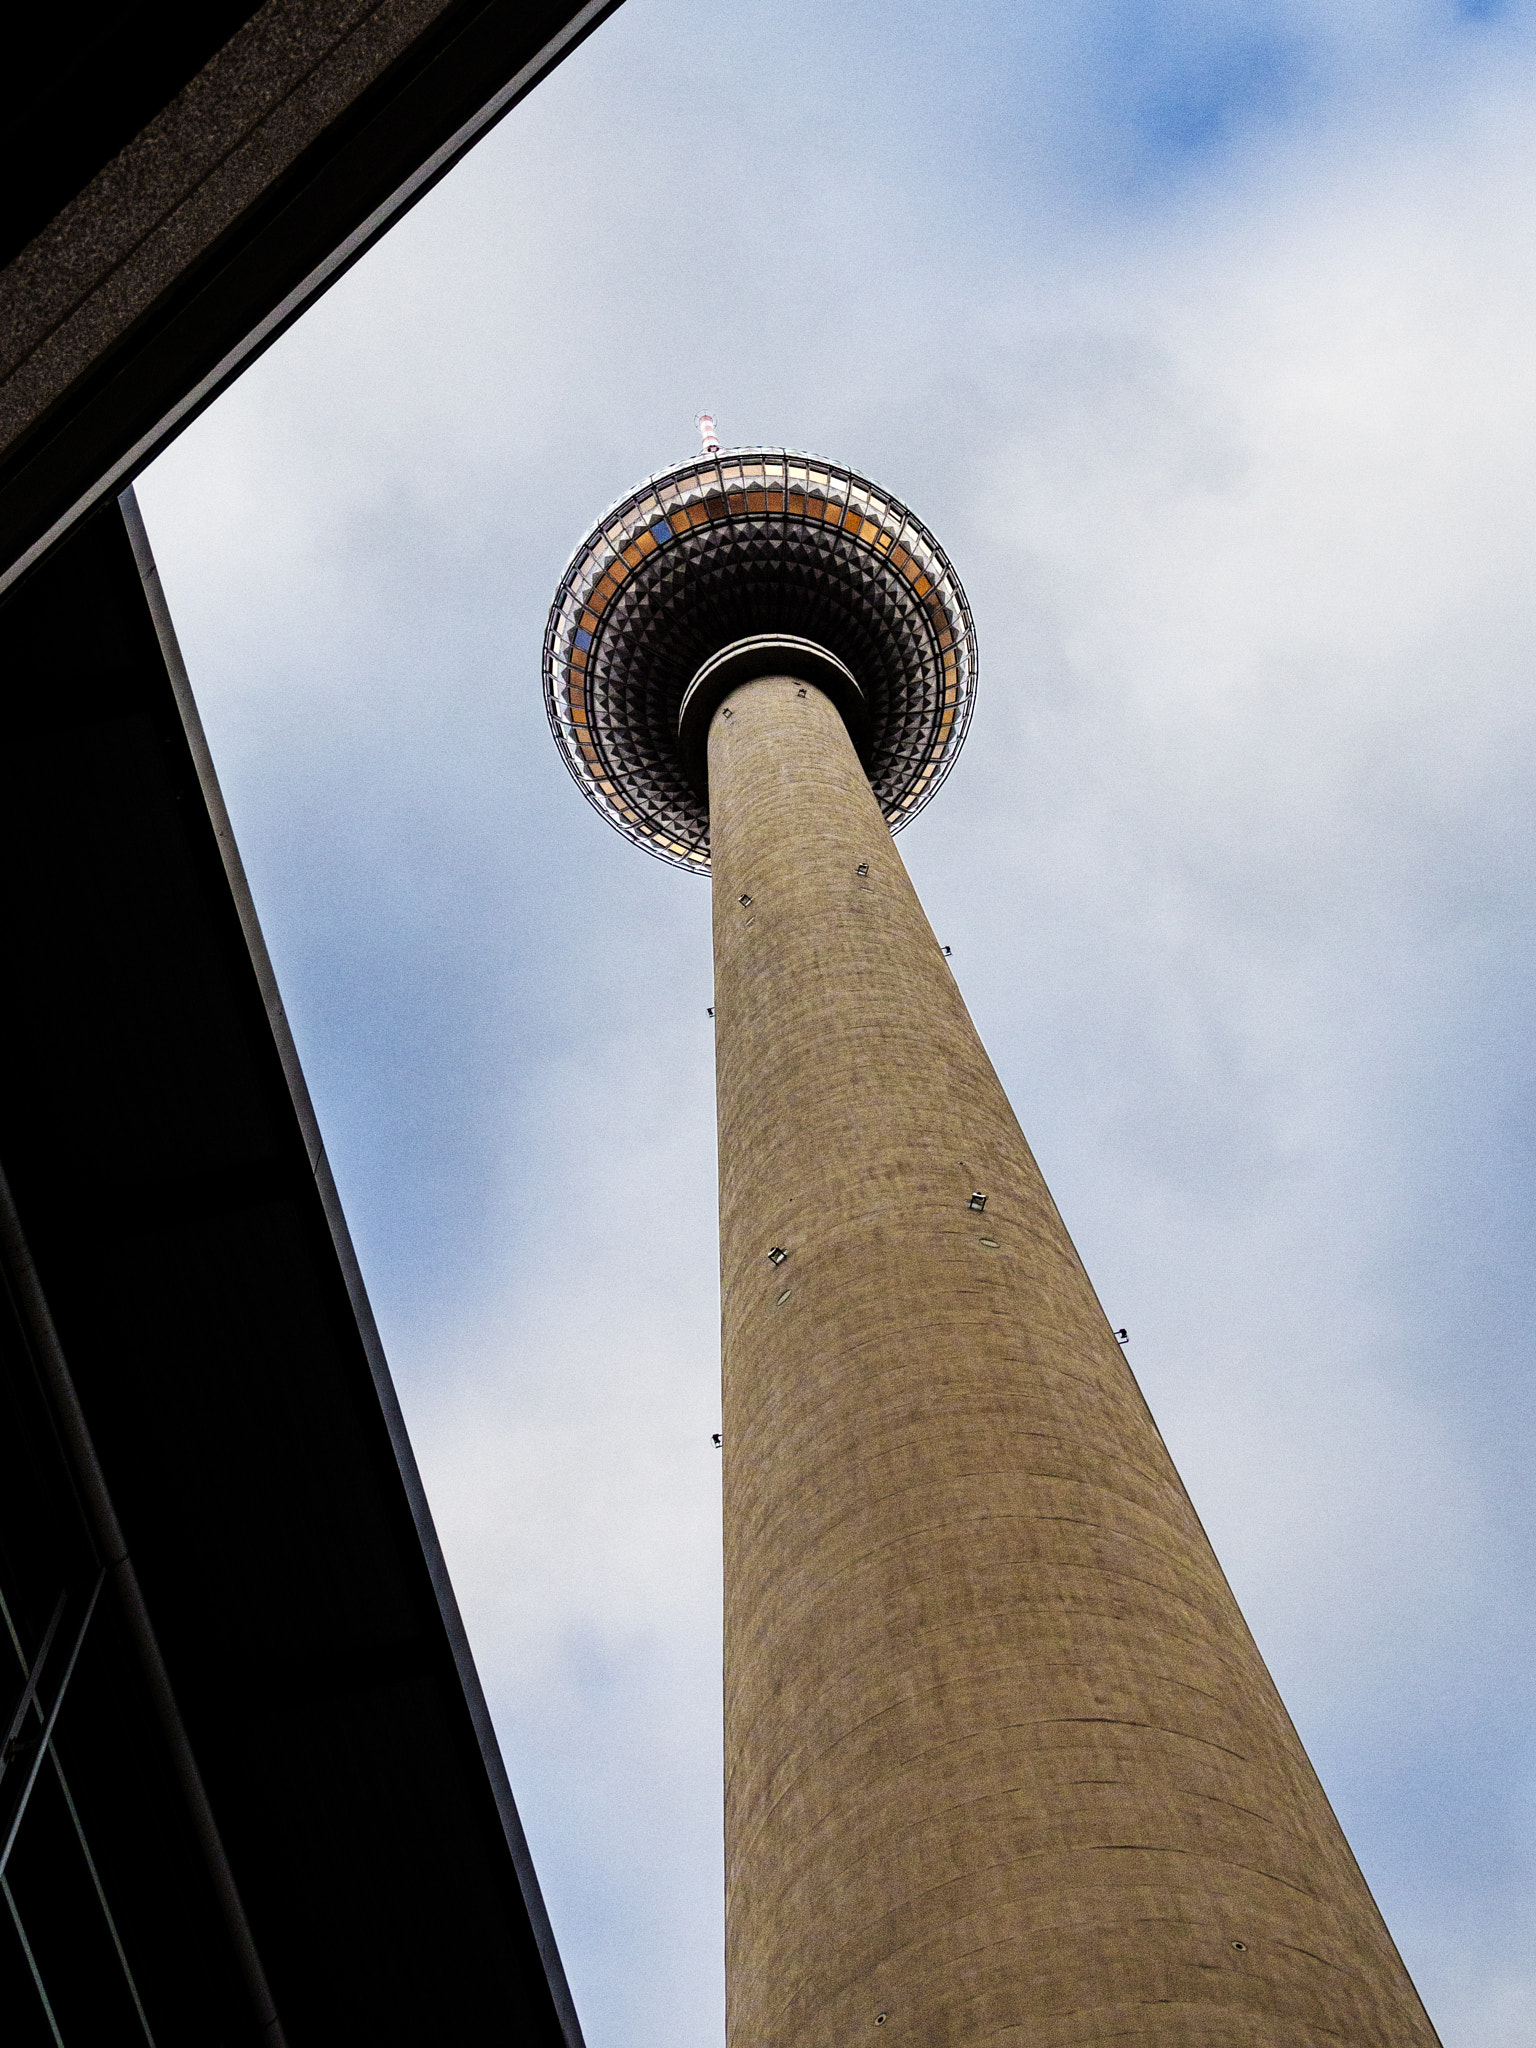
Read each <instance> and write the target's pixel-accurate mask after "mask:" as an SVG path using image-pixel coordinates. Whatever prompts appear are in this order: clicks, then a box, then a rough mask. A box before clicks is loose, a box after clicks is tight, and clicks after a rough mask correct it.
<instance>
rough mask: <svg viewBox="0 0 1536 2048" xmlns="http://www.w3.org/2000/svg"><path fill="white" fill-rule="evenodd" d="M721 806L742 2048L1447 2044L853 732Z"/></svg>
mask: <svg viewBox="0 0 1536 2048" xmlns="http://www.w3.org/2000/svg"><path fill="white" fill-rule="evenodd" d="M709 797H710V828H711V831H710V838H711V854H712V861H713V871H714V925H715V959H716V997H715V1013H716V1028H717V1034H718V1038H717V1047H718V1087H719V1119H720V1174H721V1271H722V1285H723V1296H724V1375H725V1406H724V1450H725V1544H726V1667H725V1684H726V1757H727V1788H726V1853H727V1887H728V1899H727V1926H728V1934H727V1957H728V1964H727V1983H728V2003H729V2019H728V2026H729V2039H730V2041H731V2043H732V2044H733V2048H834V2044H835V2048H849V2044H852V2043H857V2042H859V2041H870V2042H871V2043H874V2042H880V2043H882V2044H883V2043H891V2044H895V2043H898V2042H901V2043H910V2044H913V2048H917V2044H921V2048H952V2044H960V2043H967V2044H969V2043H975V2044H981V2043H983V2042H985V2043H988V2044H993V2043H999V2042H1017V2043H1019V2044H1021V2048H1022V2044H1024V2043H1028V2044H1029V2048H1067V2044H1069V2043H1071V2044H1074V2048H1076V2044H1085V2043H1105V2044H1107V2043H1110V2042H1113V2043H1116V2044H1126V2048H1130V2044H1138V2048H1139V2044H1147V2048H1151V2044H1156V2048H1200V2044H1210V2048H1217V2044H1220V2048H1247V2044H1263V2048H1292V2044H1295V2048H1301V2044H1304V2043H1305V2044H1318V2048H1321V2044H1323V2043H1347V2044H1349V2048H1366V2044H1382V2048H1385V2044H1388V2043H1390V2044H1391V2048H1416V2044H1431V2043H1433V2042H1434V2039H1435V2036H1434V2033H1433V2030H1432V2028H1431V2027H1430V2024H1429V2021H1428V2019H1427V2018H1426V2016H1425V2014H1424V2012H1423V2009H1422V2007H1421V2005H1420V2003H1419V2001H1418V1998H1417V1996H1416V1994H1415V1992H1414V1990H1413V1987H1412V1985H1411V1983H1410V1982H1409V1980H1408V1977H1407V1975H1406V1973H1405V1971H1404V1969H1403V1966H1402V1963H1401V1961H1400V1960H1399V1958H1398V1956H1397V1953H1396V1950H1395V1949H1394V1947H1393V1945H1392V1941H1391V1938H1390V1936H1389V1935H1388V1933H1387V1930H1386V1928H1385V1926H1384V1925H1383V1923H1382V1920H1381V1917H1380V1915H1379V1913H1378V1912H1377V1910H1376V1907H1375V1905H1374V1903H1373V1901H1372V1899H1371V1897H1370V1894H1369V1892H1368V1891H1367V1889H1366V1886H1365V1883H1364V1881H1363V1879H1362V1878H1361V1876H1360V1873H1359V1871H1358V1869H1357V1868H1356V1865H1355V1862H1354V1859H1353V1857H1352V1856H1351V1854H1350V1852H1349V1848H1348V1846H1347V1844H1346V1842H1345V1840H1344V1837H1343V1835H1342V1833H1341V1831H1340V1829H1339V1826H1338V1823H1337V1821H1336V1820H1335V1818H1334V1816H1333V1813H1332V1811H1331V1809H1330V1807H1329V1805H1328V1802H1327V1799H1326V1798H1325V1796H1324V1794H1323V1791H1322V1788H1321V1787H1320V1785H1319V1784H1318V1781H1317V1778H1316V1777H1315V1775H1314V1773H1313V1771H1312V1769H1311V1766H1310V1765H1309V1763H1308V1761H1307V1758H1306V1756H1305V1754H1304V1752H1303V1750H1302V1748H1301V1745H1300V1743H1299V1741H1298V1739H1297V1737H1296V1734H1295V1731H1294V1730H1293V1728H1292V1727H1291V1724H1290V1721H1289V1719H1288V1718H1287V1715H1286V1712H1285V1709H1284V1707H1283V1706H1282V1704H1281V1702H1280V1699H1279V1697H1278V1695H1277V1694H1276V1691H1275V1689H1274V1686H1273V1684H1272V1682H1271V1680H1270V1678H1269V1675H1268V1673H1267V1671H1266V1670H1265V1668H1264V1665H1263V1662H1262V1660H1261V1659H1260V1657H1259V1655H1258V1652H1257V1650H1256V1649H1255V1647H1254V1644H1253V1642H1252V1639H1251V1638H1250V1636H1249V1634H1248V1631H1247V1629H1246V1627H1245V1626H1244V1623H1243V1620H1242V1616H1241V1615H1240V1614H1239V1612H1238V1609H1237V1606H1236V1603H1235V1602H1234V1600H1233V1597H1232V1594H1231V1592H1230V1590H1229V1588H1228V1586H1227V1584H1226V1581H1225V1579H1224V1578H1223V1576H1222V1573H1221V1569H1220V1567H1219V1566H1218V1564H1217V1562H1216V1559H1215V1557H1214V1555H1213V1553H1212V1551H1211V1549H1210V1546H1209V1544H1208V1543H1207V1541H1206V1538H1205V1535H1204V1532H1203V1531H1202V1529H1201V1527H1200V1524H1199V1521H1198V1520H1197V1518H1196V1516H1195V1513H1194V1510H1193V1509H1192V1507H1191V1506H1190V1503H1189V1500H1188V1498H1187V1496H1186V1495H1185V1492H1184V1489H1183V1487H1182V1485H1181V1484H1180V1482H1179V1479H1178V1475H1177V1474H1176V1472H1175V1471H1174V1469H1173V1465H1172V1463H1171V1461H1170V1460H1169V1457H1168V1454H1167V1452H1166V1450H1165V1449H1164V1446H1163V1444H1162V1441H1161V1439H1160V1437H1159V1436H1158V1433H1157V1430H1156V1427H1155V1425H1154V1424H1153V1422H1152V1419H1151V1416H1150V1415H1149V1413H1148V1411H1147V1408H1146V1406H1145V1403H1144V1402H1143V1400H1142V1398H1141V1395H1140V1393H1139V1391H1138V1389H1137V1387H1136V1384H1135V1382H1134V1380H1133V1379H1132V1377H1131V1374H1130V1372H1129V1370H1128V1368H1127V1366H1126V1363H1125V1360H1124V1358H1123V1356H1122V1354H1121V1352H1120V1350H1119V1347H1118V1346H1117V1344H1116V1342H1115V1340H1114V1336H1113V1334H1112V1332H1111V1331H1110V1329H1109V1327H1108V1325H1107V1323H1106V1321H1105V1319H1104V1315H1103V1313H1102V1311H1101V1309H1100V1307H1099V1304H1098V1302H1097V1300H1096V1298H1095V1296H1094V1293H1093V1289H1092V1287H1091V1286H1090V1285H1089V1282H1088V1279H1087V1276H1086V1275H1085V1273H1084V1271H1083V1268H1082V1266H1081V1264H1080V1262H1079V1260H1078V1258H1077V1255H1076V1253H1075V1252H1074V1250H1073V1248H1072V1244H1071V1241H1070V1239H1069V1238H1068V1236H1067V1234H1066V1231H1065V1230H1064V1229H1063V1227H1062V1224H1061V1220H1060V1218H1059V1217H1058V1215H1057V1213H1056V1209H1055V1206H1054V1204H1053V1203H1052V1201H1051V1197H1050V1194H1049V1192H1048V1191H1047V1189H1046V1187H1045V1185H1044V1183H1043V1181H1042V1180H1041V1178H1040V1175H1039V1172H1038V1170H1037V1168H1036V1166H1035V1163H1034V1161H1033V1159H1032V1158H1031V1156H1030V1152H1029V1148H1028V1146H1027V1145H1026V1144H1025V1142H1024V1138H1023V1136H1022V1134H1021V1132H1020V1130H1019V1126H1018V1123H1017V1122H1016V1120H1015V1118H1014V1116H1013V1113H1012V1111H1011V1110H1010V1108H1009V1106H1008V1103H1007V1100H1006V1098H1005V1097H1004V1095H1003V1092H1002V1089H1001V1088H1000V1086H999V1084H998V1081H997V1077H996V1076H995V1074H994V1073H993V1071H992V1068H991V1065H990V1063H989V1061H988V1059H987V1056H986V1054H985V1052H984V1051H983V1049H982V1047H981V1044H980V1041H979V1040H978V1038H977V1036H976V1033H975V1030H974V1028H973V1026H972V1024H971V1022H970V1019H969V1017H968V1016H967V1014H966V1010H965V1006H964V1004H963V1003H962V1002H961V999H960V996H959V993H958V991H957V989H956V987H955V984H954V981H953V979H952V977H951V975H950V972H949V969H948V968H947V966H946V965H945V962H944V959H943V956H942V954H941V952H940V950H939V948H938V947H937V946H936V945H935V943H934V940H933V937H932V934H931V932H930V931H929V928H928V925H927V921H926V919H925V918H924V916H923V912H922V909H921V907H920V905H919V904H918V901H917V898H916V896H915V894H914V892H913V890H912V887H911V884H910V882H909V881H908V879H907V875H906V872H905V869H904V867H903V865H902V862H901V860H900V857H899V855H898V854H897V853H896V851H895V848H894V846H893V845H892V841H891V834H890V827H889V824H888V823H887V821H886V820H885V819H884V818H883V817H882V815H881V810H880V807H879V805H878V804H877V802H876V800H875V797H874V795H873V794H872V792H871V789H870V785H869V782H868V780H867V779H866V776H865V774H864V772H863V770H862V769H861V767H860V764H859V761H858V758H857V756H856V755H855V752H854V749H853V747H852V745H851V744H850V741H849V739H848V736H847V734H846V732H845V730H844V728H843V725H842V723H841V721H840V719H839V717H838V715H837V713H836V711H835V710H834V709H833V707H832V706H831V704H830V703H829V702H828V701H827V700H826V699H825V698H823V697H822V696H820V695H819V693H818V692H817V691H816V690H815V689H814V688H806V687H803V686H801V685H799V684H797V683H796V682H795V681H793V680H790V679H768V680H762V681H757V682H753V683H749V684H747V685H746V686H745V687H743V688H741V689H739V690H737V691H736V692H735V694H734V695H733V696H732V697H730V698H729V699H728V700H727V702H726V703H725V705H724V706H722V708H721V709H720V711H718V712H717V713H716V715H715V718H714V721H713V724H712V726H711V729H710V737H709ZM973 1191H976V1192H980V1193H982V1194H984V1195H985V1197H986V1204H985V1208H984V1209H983V1210H980V1211H978V1210H976V1209H974V1208H972V1207H971V1206H970V1202H971V1197H972V1194H973ZM779 1251H782V1252H783V1253H785V1254H787V1256H785V1257H783V1258H782V1260H779V1259H776V1258H775V1257H774V1256H771V1254H774V1253H776V1252H779Z"/></svg>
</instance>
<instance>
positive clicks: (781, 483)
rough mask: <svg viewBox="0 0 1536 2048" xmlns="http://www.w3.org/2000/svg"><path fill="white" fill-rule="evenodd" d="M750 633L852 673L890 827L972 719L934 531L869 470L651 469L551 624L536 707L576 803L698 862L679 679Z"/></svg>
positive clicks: (562, 598)
mask: <svg viewBox="0 0 1536 2048" xmlns="http://www.w3.org/2000/svg"><path fill="white" fill-rule="evenodd" d="M757 636H773V637H776V638H777V637H789V636H793V637H795V638H797V639H800V640H803V641H804V640H808V641H812V642H814V643H815V645H816V646H817V647H818V648H824V649H825V650H826V651H827V653H829V654H830V655H832V656H833V657H835V661H836V662H839V663H841V664H842V665H843V666H844V667H845V668H846V669H847V671H848V672H849V673H850V674H851V675H852V677H853V678H854V679H855V681H856V683H857V686H858V690H859V692H860V693H861V694H862V699H863V710H864V717H863V721H862V729H861V730H860V731H859V732H858V733H856V735H855V738H856V741H857V743H858V744H859V748H860V752H861V755H862V757H863V760H864V766H865V769H866V771H867V772H868V775H869V780H870V784H871V786H872V787H873V789H874V792H875V796H876V799H877V800H878V802H879V805H880V808H881V810H882V811H883V813H884V814H885V817H886V819H887V820H888V822H889V824H890V827H891V830H892V831H893V832H896V831H899V830H900V829H901V827H902V826H903V825H904V824H906V822H907V821H908V819H909V818H912V817H915V816H916V814H917V812H918V811H920V810H921V809H922V807H923V805H924V804H925V803H927V801H928V799H929V798H930V797H931V796H932V795H933V793H934V791H935V790H936V789H937V788H938V786H939V784H940V783H941V782H942V781H943V779H944V777H945V775H946V774H947V773H948V772H949V769H950V766H951V764H952V763H953V761H954V758H955V756H956V754H957V753H958V752H959V751H960V744H961V741H962V740H963V739H964V737H965V730H966V727H967V725H968V724H969V722H970V716H971V704H972V700H973V698H974V696H975V690H976V632H975V627H974V626H973V624H972V622H971V610H970V606H969V605H968V604H967V603H966V599H965V592H964V591H963V590H962V589H961V587H960V579H959V577H958V576H957V575H956V574H955V572H954V570H953V569H952V568H951V566H950V563H949V558H948V557H947V556H946V555H945V553H944V550H943V549H942V548H941V547H940V546H939V544H938V542H937V541H936V540H935V539H934V537H933V535H932V534H931V533H930V532H929V531H928V529H927V527H926V526H924V525H923V523H922V521H921V520H920V519H918V518H917V517H916V516H915V515H914V514H913V513H912V512H909V511H908V509H907V507H906V506H905V505H903V504H901V503H900V501H899V500H898V499H896V498H893V497H892V496H891V494H890V492H889V491H883V490H881V489H880V487H879V486H878V485H877V484H872V483H870V482H869V480H868V479H867V478H866V477H862V476H859V475H858V474H857V473H856V472H855V471H853V470H851V469H845V468H843V467H842V466H841V465H839V464H837V463H834V462H825V461H823V460H822V459H821V457H819V456H815V455H798V454H795V453H793V452H792V451H791V450H789V449H786V448H732V449H725V450H723V451H721V452H719V453H716V454H706V455H703V456H701V457H697V458H696V459H695V460H693V461H691V462H685V463H681V464H679V465H678V467H677V468H675V469H665V470H661V471H658V473H657V474H656V475H655V476H652V477H648V478H647V479H646V481H645V482H644V483H643V484H641V485H640V486H639V487H638V488H637V489H636V490H633V491H631V492H630V493H629V495H628V496H627V497H625V498H621V499H620V500H619V502H618V503H617V504H616V505H615V506H614V507H613V508H612V510H611V511H609V512H606V513H605V514H604V515H603V517H602V518H601V519H599V520H598V521H597V523H596V525H595V526H594V527H593V528H592V530H591V532H590V533H588V534H587V536H586V538H585V539H584V540H583V541H582V543H581V545H580V546H579V547H578V548H577V550H576V552H575V554H574V555H573V556H572V557H571V561H570V566H569V567H568V568H567V569H566V572H565V574H564V576H563V577H562V578H561V580H560V588H559V590H558V592H557V593H556V595H555V601H554V604H553V606H552V607H551V609H550V614H549V623H548V625H547V627H546V628H545V633H544V706H545V710H546V711H547V712H548V714H549V723H550V727H551V729H552V730H553V732H554V735H555V739H556V741H557V743H558V744H559V747H560V751H561V753H562V755H563V756H564V758H565V763H566V766H567V767H568V768H569V769H570V771H571V773H572V775H573V776H574V777H575V778H576V781H577V784H578V785H579V787H580V788H581V790H582V792H583V794H584V795H585V796H586V797H587V799H588V800H589V801H590V802H591V803H592V804H593V805H594V806H595V807H596V809H597V810H599V811H600V812H601V813H602V814H603V816H604V817H605V818H607V819H608V821H609V822H610V823H611V824H613V825H615V826H617V827H618V829H619V831H621V832H622V833H623V834H624V836H625V837H626V838H627V839H632V840H633V841H634V843H635V844H636V845H637V846H642V847H644V848H645V850H646V852H647V853H654V854H655V855H656V856H657V857H658V858H659V859H661V860H665V861H670V862H672V863H673V865H674V866H676V867H683V868H692V869H694V870H695V871H697V872H706V871H707V870H708V867H709V805H708V800H707V797H706V795H705V793H704V790H703V789H702V787H701V786H700V783H699V778H698V773H697V769H696V766H695V765H694V764H693V763H692V762H691V761H690V760H689V759H688V758H687V756H686V754H685V751H684V748H683V746H682V745H681V744H680V741H679V734H678V718H679V713H680V710H681V707H682V703H683V698H684V695H685V693H686V692H687V689H688V686H689V684H690V683H691V682H692V681H693V679H694V677H695V676H696V675H697V674H698V672H699V670H700V668H701V667H703V665H704V664H705V663H707V662H709V661H710V660H711V659H712V658H713V657H714V656H715V655H717V654H719V653H720V652H721V650H722V649H724V648H727V647H731V646H732V645H734V644H735V643H736V642H738V641H742V640H748V639H752V638H755V637H757Z"/></svg>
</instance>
